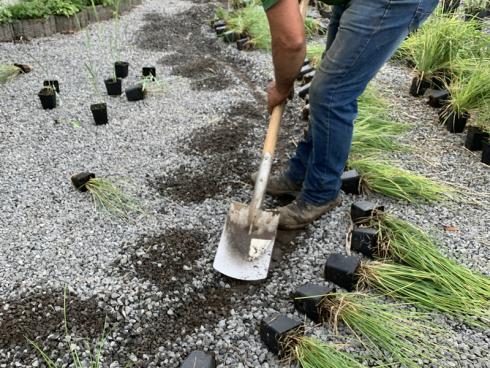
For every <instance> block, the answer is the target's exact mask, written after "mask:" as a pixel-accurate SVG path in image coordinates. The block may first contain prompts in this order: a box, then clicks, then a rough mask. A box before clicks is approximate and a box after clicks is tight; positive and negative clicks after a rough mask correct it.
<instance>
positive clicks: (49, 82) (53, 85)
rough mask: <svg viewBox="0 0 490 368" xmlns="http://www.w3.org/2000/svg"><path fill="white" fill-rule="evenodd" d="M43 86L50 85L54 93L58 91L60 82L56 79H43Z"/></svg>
mask: <svg viewBox="0 0 490 368" xmlns="http://www.w3.org/2000/svg"><path fill="white" fill-rule="evenodd" d="M43 86H44V87H51V88H53V89H54V90H55V91H56V93H60V83H59V82H58V81H57V80H45V81H44V82H43Z"/></svg>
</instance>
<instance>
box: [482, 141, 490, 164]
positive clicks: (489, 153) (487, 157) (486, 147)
mask: <svg viewBox="0 0 490 368" xmlns="http://www.w3.org/2000/svg"><path fill="white" fill-rule="evenodd" d="M481 162H483V163H484V164H486V165H490V141H489V140H488V139H487V140H484V141H483V142H482V155H481Z"/></svg>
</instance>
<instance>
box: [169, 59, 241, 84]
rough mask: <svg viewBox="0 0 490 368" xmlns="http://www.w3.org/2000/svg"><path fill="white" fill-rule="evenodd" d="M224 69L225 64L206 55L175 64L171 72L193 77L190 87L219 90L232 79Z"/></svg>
mask: <svg viewBox="0 0 490 368" xmlns="http://www.w3.org/2000/svg"><path fill="white" fill-rule="evenodd" d="M225 70H226V66H224V65H223V64H221V63H219V62H218V61H217V60H216V59H214V58H211V57H207V58H203V59H199V60H194V61H190V62H188V63H186V64H183V65H179V66H175V67H174V68H173V69H172V74H174V75H180V76H182V77H186V78H190V79H193V81H192V83H191V87H192V89H195V90H198V91H201V90H211V91H221V90H223V89H226V88H228V87H229V86H230V85H231V83H232V79H231V78H230V76H229V75H228V73H226V71H225Z"/></svg>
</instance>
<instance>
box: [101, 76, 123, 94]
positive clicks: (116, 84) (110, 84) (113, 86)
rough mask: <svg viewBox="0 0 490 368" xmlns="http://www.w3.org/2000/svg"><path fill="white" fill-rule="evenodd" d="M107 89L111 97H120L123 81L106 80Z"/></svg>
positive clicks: (119, 79) (118, 79) (117, 79)
mask: <svg viewBox="0 0 490 368" xmlns="http://www.w3.org/2000/svg"><path fill="white" fill-rule="evenodd" d="M104 84H105V88H106V89H107V94H108V95H109V96H120V95H121V94H122V79H121V78H116V79H115V80H114V79H113V78H109V79H106V80H104Z"/></svg>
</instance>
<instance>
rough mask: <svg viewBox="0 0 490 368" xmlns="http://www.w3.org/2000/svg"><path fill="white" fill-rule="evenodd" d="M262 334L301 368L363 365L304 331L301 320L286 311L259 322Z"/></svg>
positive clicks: (358, 367) (359, 367)
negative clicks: (295, 318) (306, 334)
mask: <svg viewBox="0 0 490 368" xmlns="http://www.w3.org/2000/svg"><path fill="white" fill-rule="evenodd" d="M260 337H261V338H262V341H263V342H264V344H265V345H266V346H267V348H268V349H269V350H270V351H271V352H272V353H274V354H277V355H279V356H280V357H282V358H283V359H284V360H285V361H288V362H290V363H293V362H297V363H298V365H299V366H300V367H302V368H340V367H342V368H362V367H364V366H363V365H362V364H360V363H358V362H357V361H356V360H355V359H354V358H352V357H351V356H350V355H348V354H346V353H343V352H340V351H339V350H337V349H336V348H335V347H334V346H332V345H330V344H326V343H323V342H321V341H319V340H318V339H316V338H313V337H308V336H305V335H304V326H303V324H302V323H301V322H300V321H297V320H294V319H291V318H289V317H287V316H285V315H275V316H272V317H269V318H266V319H265V320H263V321H262V323H261V325H260Z"/></svg>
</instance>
